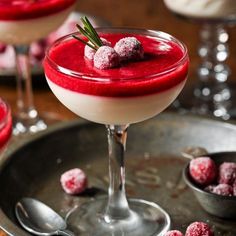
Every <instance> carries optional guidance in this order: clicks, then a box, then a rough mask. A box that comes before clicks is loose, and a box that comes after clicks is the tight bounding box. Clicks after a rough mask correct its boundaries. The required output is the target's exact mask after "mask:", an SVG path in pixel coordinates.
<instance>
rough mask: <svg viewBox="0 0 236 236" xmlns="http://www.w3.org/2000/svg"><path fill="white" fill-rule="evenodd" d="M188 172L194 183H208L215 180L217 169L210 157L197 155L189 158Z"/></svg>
mask: <svg viewBox="0 0 236 236" xmlns="http://www.w3.org/2000/svg"><path fill="white" fill-rule="evenodd" d="M189 173H190V175H191V177H192V178H193V180H194V181H195V182H196V183H198V184H201V185H208V184H211V183H212V182H213V181H214V180H215V178H216V176H217V169H216V165H215V163H214V161H213V160H212V159H211V158H209V157H198V158H196V159H193V160H191V162H190V165H189Z"/></svg>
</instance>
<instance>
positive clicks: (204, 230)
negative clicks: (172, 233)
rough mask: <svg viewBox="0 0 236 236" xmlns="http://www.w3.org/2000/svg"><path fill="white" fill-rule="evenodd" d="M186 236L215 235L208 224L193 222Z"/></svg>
mask: <svg viewBox="0 0 236 236" xmlns="http://www.w3.org/2000/svg"><path fill="white" fill-rule="evenodd" d="M185 236H214V233H213V232H212V230H211V228H210V227H209V225H207V224H206V223H203V222H193V223H192V224H190V225H189V226H188V228H187V230H186V233H185Z"/></svg>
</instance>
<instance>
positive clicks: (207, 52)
mask: <svg viewBox="0 0 236 236" xmlns="http://www.w3.org/2000/svg"><path fill="white" fill-rule="evenodd" d="M228 39H229V35H228V33H227V31H226V30H225V29H224V27H223V26H222V25H220V24H204V25H203V26H202V28H201V31H200V40H201V44H200V46H199V50H198V54H199V56H200V58H201V64H200V66H199V68H198V71H197V73H198V77H199V86H198V87H197V88H196V89H195V91H194V94H195V96H196V97H197V98H199V99H200V100H199V101H200V102H202V104H206V103H208V104H209V106H213V108H210V109H213V111H214V110H215V112H216V114H215V115H216V116H222V117H223V116H224V115H225V112H226V110H227V107H228V106H229V100H230V96H231V94H230V90H229V87H228V84H227V83H226V81H227V80H228V77H229V75H230V68H229V67H228V65H227V64H226V63H225V61H226V59H227V58H228V56H229V48H228ZM218 113H219V114H218Z"/></svg>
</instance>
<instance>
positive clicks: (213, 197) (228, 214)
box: [183, 152, 236, 219]
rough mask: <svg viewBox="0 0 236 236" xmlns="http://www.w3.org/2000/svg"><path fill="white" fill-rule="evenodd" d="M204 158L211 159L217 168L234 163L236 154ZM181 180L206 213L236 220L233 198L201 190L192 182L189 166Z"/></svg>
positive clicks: (235, 201) (235, 202) (234, 200)
mask: <svg viewBox="0 0 236 236" xmlns="http://www.w3.org/2000/svg"><path fill="white" fill-rule="evenodd" d="M206 156H208V157H211V158H212V159H213V160H214V161H215V163H216V165H217V166H218V165H219V164H221V163H223V162H236V152H219V153H212V154H207V155H206ZM183 178H184V180H185V182H186V184H187V185H188V186H189V187H190V189H191V190H192V191H193V193H194V195H195V196H196V198H197V200H198V201H199V203H200V205H201V206H202V207H203V209H204V210H205V211H206V212H208V213H209V214H211V215H214V216H217V217H221V218H228V219H236V197H235V196H221V195H217V194H214V193H209V192H207V191H205V190H203V189H202V188H201V187H200V186H198V185H197V184H196V183H195V182H194V181H193V180H192V178H191V176H190V174H189V164H188V165H187V166H186V167H185V168H184V170H183Z"/></svg>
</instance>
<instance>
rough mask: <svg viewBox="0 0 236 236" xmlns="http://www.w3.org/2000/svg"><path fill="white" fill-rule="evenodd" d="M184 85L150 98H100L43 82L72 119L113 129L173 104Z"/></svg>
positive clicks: (144, 117)
mask: <svg viewBox="0 0 236 236" xmlns="http://www.w3.org/2000/svg"><path fill="white" fill-rule="evenodd" d="M185 81H186V80H185ZM185 81H182V82H181V83H179V84H178V85H176V86H174V87H172V88H170V89H168V90H165V91H162V92H158V93H156V94H151V95H144V96H136V97H102V96H96V95H87V94H82V93H78V92H74V91H71V90H68V89H65V88H62V87H60V86H58V85H57V84H55V83H53V82H52V81H51V80H50V79H48V78H47V82H48V84H49V87H50V88H51V90H52V91H53V93H54V95H55V96H56V97H57V98H58V99H59V101H60V102H61V103H62V104H64V105H65V106H66V107H67V108H68V109H70V110H71V111H72V112H74V113H75V114H76V115H78V116H80V117H82V118H85V119H87V120H90V121H93V122H96V123H101V124H113V125H124V124H131V123H136V122H140V121H143V120H146V119H149V118H151V117H153V116H155V115H157V114H158V113H160V112H161V111H163V110H164V109H165V108H166V107H167V106H168V105H170V104H171V103H172V102H173V101H174V99H175V98H176V97H177V96H178V94H179V93H180V91H181V90H182V88H183V86H184V84H185Z"/></svg>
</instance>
